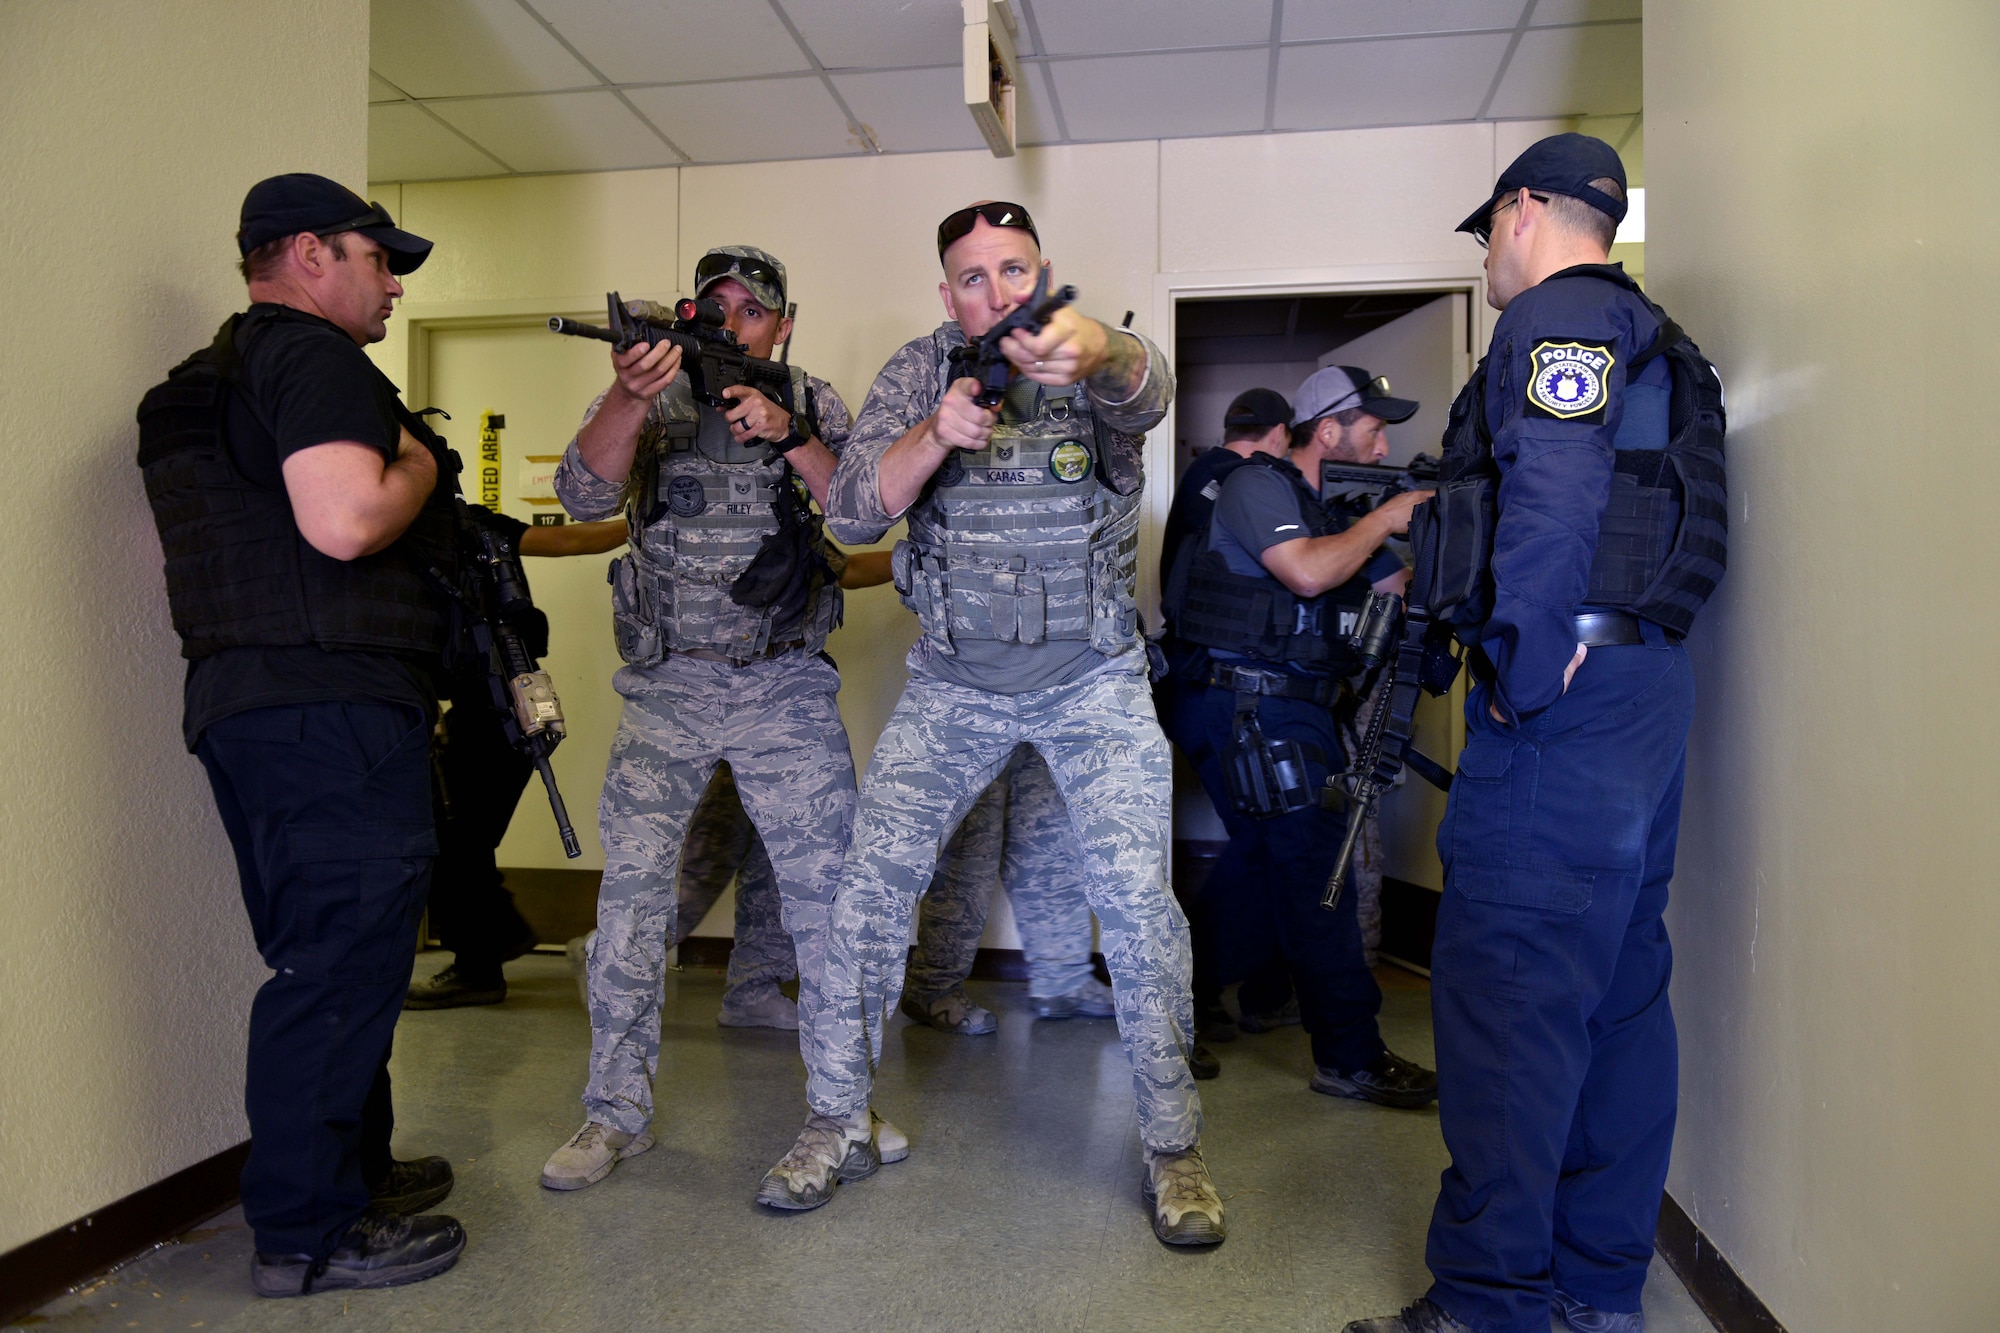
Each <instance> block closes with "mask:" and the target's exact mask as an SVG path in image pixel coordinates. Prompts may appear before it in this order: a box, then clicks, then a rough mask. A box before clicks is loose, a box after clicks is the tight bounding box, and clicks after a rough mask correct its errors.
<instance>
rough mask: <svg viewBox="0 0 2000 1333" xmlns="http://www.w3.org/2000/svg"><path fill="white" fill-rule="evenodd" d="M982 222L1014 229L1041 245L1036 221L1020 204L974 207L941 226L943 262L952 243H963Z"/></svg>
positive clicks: (939, 239) (939, 228) (939, 237)
mask: <svg viewBox="0 0 2000 1333" xmlns="http://www.w3.org/2000/svg"><path fill="white" fill-rule="evenodd" d="M981 218H985V219H986V221H987V223H988V225H990V226H994V227H1012V228H1014V229H1015V230H1017V231H1025V232H1027V233H1028V235H1030V236H1033V237H1034V238H1035V244H1036V245H1040V244H1041V243H1042V237H1041V234H1040V233H1039V232H1037V231H1036V230H1035V220H1034V219H1033V218H1031V217H1029V216H1028V210H1027V209H1025V208H1023V207H1021V206H1020V205H1019V204H1008V203H991V204H974V205H973V206H972V207H970V208H961V209H959V210H958V211H957V212H956V213H953V214H952V215H951V216H949V217H947V218H946V219H945V220H944V221H943V222H940V223H938V237H937V241H938V258H939V259H943V258H944V252H945V251H946V250H949V249H950V248H951V246H952V243H953V242H955V241H959V240H962V239H964V237H965V236H966V235H968V234H969V233H970V232H971V231H972V229H973V227H975V226H977V225H978V223H979V219H981Z"/></svg>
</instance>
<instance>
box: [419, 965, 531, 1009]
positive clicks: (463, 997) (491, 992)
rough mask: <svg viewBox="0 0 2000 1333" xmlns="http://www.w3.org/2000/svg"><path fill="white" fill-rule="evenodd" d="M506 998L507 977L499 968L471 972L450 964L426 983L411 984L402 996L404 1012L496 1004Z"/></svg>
mask: <svg viewBox="0 0 2000 1333" xmlns="http://www.w3.org/2000/svg"><path fill="white" fill-rule="evenodd" d="M506 998H507V978H506V977H504V976H502V975H501V974H500V969H499V967H497V966H496V967H494V968H493V970H492V971H491V972H483V971H481V972H475V971H472V970H470V969H468V968H466V967H464V966H463V965H462V964H459V963H453V964H452V965H451V966H450V967H447V968H446V969H445V970H444V971H442V972H440V973H438V974H437V975H436V976H434V977H432V978H431V979H430V980H429V981H418V982H414V983H412V984H411V986H410V993H409V994H408V995H406V996H404V997H403V1007H404V1008H405V1009H459V1008H463V1007H464V1006H466V1005H472V1004H498V1003H500V1002H501V1001H502V1000H504V999H506Z"/></svg>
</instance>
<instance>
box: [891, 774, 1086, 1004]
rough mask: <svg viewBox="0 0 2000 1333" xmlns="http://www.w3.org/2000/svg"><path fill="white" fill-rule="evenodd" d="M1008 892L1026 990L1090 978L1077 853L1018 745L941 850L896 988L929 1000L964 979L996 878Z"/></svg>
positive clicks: (1064, 811)
mask: <svg viewBox="0 0 2000 1333" xmlns="http://www.w3.org/2000/svg"><path fill="white" fill-rule="evenodd" d="M996 881H997V882H998V883H999V884H1000V885H1002V886H1003V887H1005V889H1006V890H1007V899H1008V902H1009V904H1010V905H1011V906H1012V907H1013V909H1014V924H1015V925H1016V926H1017V927H1018V928H1019V929H1020V932H1021V954H1022V956H1023V957H1024V958H1025V959H1026V960H1027V963H1028V993H1029V994H1030V995H1033V996H1035V997H1037V998H1052V997H1054V996H1058V995H1067V994H1069V993H1070V992H1071V991H1073V990H1075V989H1076V988H1077V987H1078V986H1081V985H1082V984H1083V983H1084V982H1085V981H1086V980H1088V979H1089V977H1090V948H1091V925H1090V902H1089V893H1088V880H1087V876H1086V874H1085V870H1084V860H1083V848H1082V847H1080V846H1078V845H1077V841H1076V830H1075V829H1073V828H1071V827H1070V822H1069V810H1068V808H1067V807H1065V806H1064V805H1063V799H1062V794H1061V793H1060V792H1058V791H1057V790H1056V783H1055V779H1054V778H1053V777H1052V776H1050V774H1049V766H1048V764H1047V763H1046V762H1045V761H1044V760H1043V759H1042V756H1041V755H1040V754H1039V753H1037V752H1036V750H1035V748H1034V747H1033V746H1031V745H1023V746H1020V747H1018V748H1016V749H1015V751H1014V756H1013V758H1011V759H1009V760H1008V761H1007V766H1006V768H1004V769H1002V770H1001V772H1000V776H999V777H998V778H997V779H996V780H995V781H994V782H993V784H992V785H991V786H989V787H987V789H986V790H985V791H983V792H981V793H980V794H979V799H978V800H976V801H974V802H973V803H972V808H971V809H970V810H968V811H966V813H965V818H964V819H963V820H962V821H960V823H959V826H958V831H957V832H955V833H953V834H952V835H951V841H950V842H948V843H946V844H945V849H944V858H943V859H942V860H941V861H939V862H938V868H937V873H936V874H935V875H933V876H932V877H931V885H930V889H929V890H928V891H927V892H926V893H925V894H924V899H923V906H922V907H921V908H920V909H919V911H918V913H917V943H916V950H915V952H914V953H912V954H911V955H910V967H909V972H908V974H907V975H906V976H905V978H904V981H903V989H904V990H905V991H906V992H908V994H909V995H910V996H911V997H913V998H914V999H916V1000H918V1001H921V1002H923V1003H926V1004H928V1003H930V1002H931V1001H933V1000H936V999H939V998H940V997H942V996H944V995H945V994H947V993H949V992H950V991H951V990H952V988H953V987H955V986H961V985H963V984H964V983H965V979H966V977H968V976H970V975H971V974H972V964H973V961H974V959H975V958H976V957H977V956H978V953H979V937H980V936H981V935H982V934H984V933H985V930H986V914H987V912H988V910H989V909H990V908H991V907H992V905H993V886H994V884H995V882H996Z"/></svg>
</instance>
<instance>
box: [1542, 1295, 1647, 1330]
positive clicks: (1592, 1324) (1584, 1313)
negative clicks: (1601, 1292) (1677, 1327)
mask: <svg viewBox="0 0 2000 1333" xmlns="http://www.w3.org/2000/svg"><path fill="white" fill-rule="evenodd" d="M1549 1313H1550V1314H1552V1315H1557V1314H1559V1315H1561V1316H1562V1319H1563V1322H1564V1323H1565V1324H1568V1325H1569V1329H1570V1333H1646V1316H1645V1314H1644V1312H1639V1313H1634V1314H1626V1313H1623V1312H1618V1311H1611V1310H1597V1309H1593V1308H1591V1307H1590V1306H1588V1305H1585V1304H1584V1303H1583V1302H1582V1301H1580V1300H1578V1299H1577V1298H1576V1297H1574V1296H1570V1295H1567V1294H1565V1293H1563V1292H1561V1291H1558V1292H1556V1293H1554V1294H1553V1295H1552V1296H1550V1298H1549Z"/></svg>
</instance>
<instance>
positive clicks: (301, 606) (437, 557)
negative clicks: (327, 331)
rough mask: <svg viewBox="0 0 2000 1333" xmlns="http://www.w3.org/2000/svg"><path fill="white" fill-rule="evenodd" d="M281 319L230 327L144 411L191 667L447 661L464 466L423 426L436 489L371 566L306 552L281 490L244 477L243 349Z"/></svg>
mask: <svg viewBox="0 0 2000 1333" xmlns="http://www.w3.org/2000/svg"><path fill="white" fill-rule="evenodd" d="M288 318H302V316H295V315H292V314H291V312H289V311H287V310H284V309H283V308H278V309H274V310H260V311H256V312H253V313H252V314H250V315H232V316H230V317H229V319H228V320H226V321H224V323H223V325H222V328H221V330H220V331H219V332H218V333H217V334H216V338H215V341H214V342H213V343H212V344H210V345H209V346H208V347H206V348H204V349H203V350H201V351H199V352H196V353H195V354H194V355H192V356H190V357H188V358H187V360H185V361H183V362H181V363H180V364H179V365H178V366H175V367H174V368H173V370H172V371H170V372H169V373H168V375H167V378H166V380H165V381H164V382H163V383H160V384H157V385H155V386H154V387H153V388H152V389H150V390H149V391H148V392H147V394H146V396H145V398H144V399H142V400H141V401H140V403H139V468H140V471H141V472H142V473H143V474H144V476H145V481H146V498H147V500H148V502H149V503H150V504H151V505H152V508H153V521H154V522H155V523H156V524H157V525H158V526H159V530H160V546H161V548H162V550H164V552H165V553H166V573H167V605H168V607H169V609H170V610H171V611H172V613H173V620H174V629H175V631H176V632H177V633H179V634H180V636H181V655H182V656H183V657H188V658H200V657H207V656H208V655H209V654H211V653H215V652H219V651H220V650H222V649H224V648H240V647H249V646H263V647H286V646H292V645H299V644H318V645H319V646H320V647H322V648H336V649H350V650H377V651H388V652H402V653H415V654H422V655H426V656H442V655H444V653H445V652H446V650H447V647H448V645H449V641H450V636H451V627H452V616H451V610H450V606H449V604H448V602H447V600H446V594H445V593H444V591H443V590H442V589H441V588H439V587H438V585H437V582H436V580H435V579H434V578H433V577H432V576H431V574H430V573H429V571H430V570H432V569H436V570H437V571H438V572H439V573H441V574H443V575H444V576H445V577H446V578H447V579H450V580H452V581H453V582H454V584H455V583H456V580H457V577H458V550H457V542H456V540H455V537H456V533H457V522H458V520H457V515H456V513H455V511H454V509H453V500H452V495H453V490H454V488H453V486H452V485H451V484H450V482H449V480H448V478H449V477H450V475H451V471H452V469H453V467H454V465H455V464H456V462H457V459H456V457H455V456H454V455H452V453H451V451H450V450H448V449H446V448H445V447H444V443H443V442H442V441H441V440H439V439H438V438H437V437H436V436H435V435H434V434H433V433H432V432H431V431H430V429H429V428H428V427H427V426H426V425H425V424H424V421H423V419H422V418H421V417H418V416H416V415H414V414H413V413H410V412H408V411H407V410H405V409H404V408H403V406H402V405H401V403H398V404H397V406H396V413H397V417H398V419H399V420H400V421H401V423H402V425H403V427H404V428H405V429H407V430H408V431H409V432H410V434H412V435H414V436H415V437H416V438H417V439H418V440H419V441H421V442H422V443H423V444H424V445H425V446H426V447H428V448H429V449H430V450H431V453H432V454H433V455H434V456H435V457H436V458H437V460H438V476H439V481H438V485H437V488H436V489H435V490H433V491H432V492H431V495H430V498H429V499H427V500H426V501H425V502H424V507H423V509H422V511H421V512H419V513H418V515H417V518H416V521H415V522H414V523H412V524H411V525H410V527H409V529H408V530H407V531H406V532H404V534H403V535H402V536H401V537H399V538H397V539H396V541H395V542H394V543H392V544H391V545H389V546H388V547H387V548H385V549H384V550H381V551H378V552H376V553H375V554H374V555H367V556H362V557H361V558H359V559H357V560H335V559H334V558H333V557H331V556H328V555H325V554H323V553H321V552H320V551H319V550H317V549H316V548H314V547H313V545H312V544H311V543H309V542H308V541H306V539H305V537H304V536H303V535H302V534H301V533H300V532H299V528H298V523H297V521H296V520H295V519H294V518H293V516H292V504H291V498H290V497H289V496H288V495H287V494H286V492H285V490H284V489H283V487H282V486H281V487H279V488H277V489H275V490H274V489H271V488H270V487H268V486H263V485H259V484H257V483H255V482H253V481H251V480H250V479H249V478H248V477H245V476H244V475H243V473H242V471H241V470H240V469H239V468H238V467H237V466H236V463H235V461H234V459H233V458H232V457H231V454H230V450H229V443H228V439H227V431H228V419H229V399H230V395H231V394H232V393H236V392H239V391H240V389H241V374H242V369H243V364H242V355H243V352H244V349H245V348H246V347H247V346H248V345H249V343H250V341H251V340H252V339H254V338H255V337H256V336H257V334H258V331H259V330H260V329H262V328H264V327H267V326H268V324H269V323H270V322H271V321H275V320H283V319H288Z"/></svg>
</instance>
